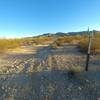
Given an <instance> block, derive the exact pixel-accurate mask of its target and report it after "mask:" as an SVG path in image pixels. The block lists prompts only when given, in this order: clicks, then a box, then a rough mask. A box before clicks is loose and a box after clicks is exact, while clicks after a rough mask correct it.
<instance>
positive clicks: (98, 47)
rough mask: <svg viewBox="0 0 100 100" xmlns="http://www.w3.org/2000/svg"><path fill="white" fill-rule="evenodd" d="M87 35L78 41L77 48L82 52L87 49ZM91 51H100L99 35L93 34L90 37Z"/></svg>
mask: <svg viewBox="0 0 100 100" xmlns="http://www.w3.org/2000/svg"><path fill="white" fill-rule="evenodd" d="M88 42H89V39H88V37H86V38H82V39H81V40H80V42H79V48H80V50H81V51H82V52H87V49H88ZM91 52H92V53H100V35H94V37H93V39H92V46H91Z"/></svg>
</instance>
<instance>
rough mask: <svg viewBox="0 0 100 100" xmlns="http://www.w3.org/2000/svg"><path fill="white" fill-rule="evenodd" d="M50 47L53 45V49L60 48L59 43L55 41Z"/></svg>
mask: <svg viewBox="0 0 100 100" xmlns="http://www.w3.org/2000/svg"><path fill="white" fill-rule="evenodd" d="M50 47H51V48H52V49H57V48H58V45H57V44H56V43H55V42H54V43H52V44H51V45H50Z"/></svg>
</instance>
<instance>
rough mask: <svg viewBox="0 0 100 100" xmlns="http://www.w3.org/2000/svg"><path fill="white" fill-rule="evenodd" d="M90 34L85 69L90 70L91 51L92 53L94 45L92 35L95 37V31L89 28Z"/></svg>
mask: <svg viewBox="0 0 100 100" xmlns="http://www.w3.org/2000/svg"><path fill="white" fill-rule="evenodd" d="M88 35H89V42H88V51H87V59H86V67H85V71H88V66H89V60H90V53H91V45H92V37H93V31H92V32H89V28H88Z"/></svg>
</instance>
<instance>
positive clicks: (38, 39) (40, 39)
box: [33, 36, 53, 44]
mask: <svg viewBox="0 0 100 100" xmlns="http://www.w3.org/2000/svg"><path fill="white" fill-rule="evenodd" d="M33 41H34V43H35V44H45V43H49V42H50V43H51V42H52V41H53V37H52V36H48V37H47V36H43V37H36V38H33Z"/></svg>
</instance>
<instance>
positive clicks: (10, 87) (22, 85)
mask: <svg viewBox="0 0 100 100" xmlns="http://www.w3.org/2000/svg"><path fill="white" fill-rule="evenodd" d="M85 61H86V54H84V53H80V52H79V50H78V48H77V47H76V45H73V44H66V45H64V46H62V47H60V48H58V49H52V48H51V47H49V46H42V45H41V46H23V47H21V48H20V49H19V48H17V49H15V50H13V51H12V50H9V51H8V52H6V53H4V54H0V100H97V98H99V97H100V73H99V71H100V55H91V59H90V63H89V72H85V71H83V72H81V73H75V74H74V75H71V74H69V72H68V71H67V69H69V68H70V67H73V66H74V67H77V66H80V68H82V69H83V70H84V69H85Z"/></svg>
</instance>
